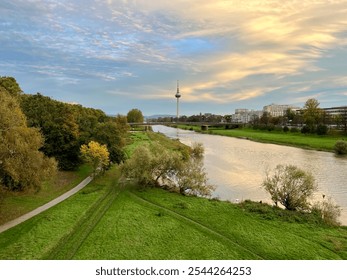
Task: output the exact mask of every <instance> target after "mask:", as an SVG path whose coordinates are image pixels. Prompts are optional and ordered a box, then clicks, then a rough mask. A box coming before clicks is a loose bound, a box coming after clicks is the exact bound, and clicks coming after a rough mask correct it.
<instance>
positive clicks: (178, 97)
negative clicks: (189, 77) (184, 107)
mask: <svg viewBox="0 0 347 280" xmlns="http://www.w3.org/2000/svg"><path fill="white" fill-rule="evenodd" d="M175 97H176V98H177V114H176V117H177V121H178V118H179V116H180V115H179V99H180V97H181V94H180V88H179V84H178V80H177V92H176V94H175Z"/></svg>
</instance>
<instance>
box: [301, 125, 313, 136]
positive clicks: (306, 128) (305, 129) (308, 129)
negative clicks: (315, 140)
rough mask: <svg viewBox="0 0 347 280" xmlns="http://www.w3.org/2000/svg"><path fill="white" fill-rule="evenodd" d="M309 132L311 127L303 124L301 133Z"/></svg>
mask: <svg viewBox="0 0 347 280" xmlns="http://www.w3.org/2000/svg"><path fill="white" fill-rule="evenodd" d="M310 132H311V129H310V128H309V127H308V126H307V125H305V126H304V127H303V128H302V129H301V133H303V134H307V133H310Z"/></svg>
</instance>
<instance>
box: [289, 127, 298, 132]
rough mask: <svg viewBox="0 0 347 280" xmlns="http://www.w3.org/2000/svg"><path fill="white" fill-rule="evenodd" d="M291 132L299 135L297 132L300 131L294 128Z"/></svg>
mask: <svg viewBox="0 0 347 280" xmlns="http://www.w3.org/2000/svg"><path fill="white" fill-rule="evenodd" d="M290 132H292V133H297V132H299V129H298V128H297V127H292V128H291V129H290Z"/></svg>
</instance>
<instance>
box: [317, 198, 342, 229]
mask: <svg viewBox="0 0 347 280" xmlns="http://www.w3.org/2000/svg"><path fill="white" fill-rule="evenodd" d="M312 211H313V212H317V213H319V215H320V216H321V218H322V220H323V221H324V223H325V224H327V225H330V226H339V225H340V222H339V221H338V218H339V217H340V215H341V209H340V207H339V206H337V205H336V204H335V203H334V202H332V200H331V199H330V198H329V199H327V200H323V201H321V202H316V203H315V204H314V205H313V207H312Z"/></svg>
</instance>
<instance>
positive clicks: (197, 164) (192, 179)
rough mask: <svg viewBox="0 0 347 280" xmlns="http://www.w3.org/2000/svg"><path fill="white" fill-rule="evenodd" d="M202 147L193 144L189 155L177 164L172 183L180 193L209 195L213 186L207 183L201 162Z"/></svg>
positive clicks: (202, 156)
mask: <svg viewBox="0 0 347 280" xmlns="http://www.w3.org/2000/svg"><path fill="white" fill-rule="evenodd" d="M203 158H204V148H203V146H202V145H201V144H198V143H195V144H193V147H192V150H191V154H190V157H189V158H188V160H186V161H182V162H181V164H180V165H179V166H178V170H177V174H175V178H176V180H175V181H174V185H176V187H177V188H178V189H179V192H180V193H181V194H188V195H201V196H211V194H212V191H213V190H214V189H215V187H214V186H212V185H210V184H208V179H207V173H206V172H205V170H204V164H203Z"/></svg>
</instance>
